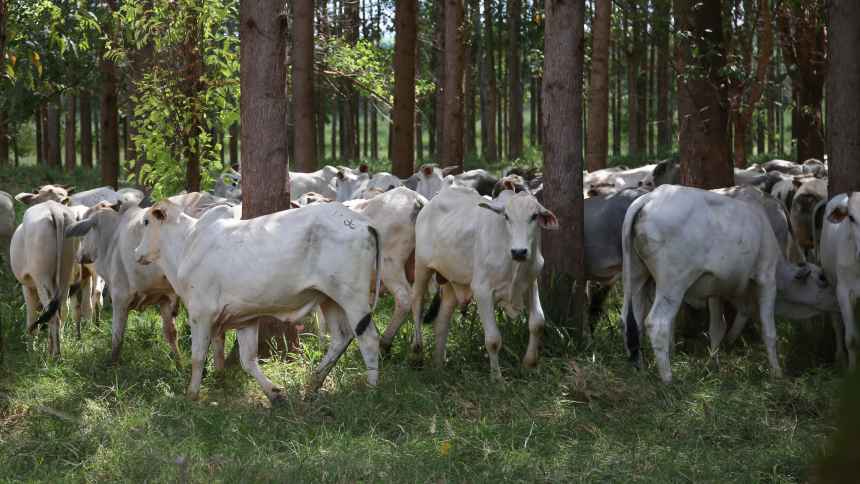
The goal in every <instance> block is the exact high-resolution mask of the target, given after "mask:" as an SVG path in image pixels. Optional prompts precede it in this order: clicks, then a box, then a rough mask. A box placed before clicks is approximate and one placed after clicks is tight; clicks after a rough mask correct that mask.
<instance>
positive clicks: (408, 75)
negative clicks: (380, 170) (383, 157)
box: [391, 0, 420, 178]
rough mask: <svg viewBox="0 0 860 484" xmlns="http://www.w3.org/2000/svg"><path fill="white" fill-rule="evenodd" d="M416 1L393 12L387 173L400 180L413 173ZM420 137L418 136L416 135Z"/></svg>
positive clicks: (403, 1)
mask: <svg viewBox="0 0 860 484" xmlns="http://www.w3.org/2000/svg"><path fill="white" fill-rule="evenodd" d="M417 31H418V1H417V0H401V1H398V2H396V5H395V10H394V35H395V37H394V114H393V116H392V117H393V122H394V133H393V134H392V136H391V141H392V143H393V145H392V147H391V157H392V158H391V170H392V172H393V173H394V174H395V175H397V176H399V177H400V178H409V176H411V175H412V174H413V173H415V55H416V47H417V46H416V40H417ZM419 136H420V133H419Z"/></svg>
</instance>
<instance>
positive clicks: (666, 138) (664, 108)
mask: <svg viewBox="0 0 860 484" xmlns="http://www.w3.org/2000/svg"><path fill="white" fill-rule="evenodd" d="M669 1H670V0H657V9H658V10H657V12H656V13H655V15H654V20H655V22H658V25H657V26H656V27H655V28H656V36H657V39H656V42H657V152H658V153H660V154H661V155H664V156H665V155H666V154H668V153H669V152H671V151H672V112H671V111H670V110H669V95H670V90H671V86H672V81H671V79H670V77H669V62H670V58H671V57H670V56H671V54H670V51H669V28H670V26H669V15H670V8H669Z"/></svg>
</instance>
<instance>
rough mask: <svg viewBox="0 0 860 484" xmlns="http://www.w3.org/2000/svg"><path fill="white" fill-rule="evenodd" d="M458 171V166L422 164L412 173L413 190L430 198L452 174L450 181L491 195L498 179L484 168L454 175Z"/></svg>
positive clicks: (482, 193)
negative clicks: (414, 185) (442, 166)
mask: <svg viewBox="0 0 860 484" xmlns="http://www.w3.org/2000/svg"><path fill="white" fill-rule="evenodd" d="M458 171H460V167H458V166H449V167H445V168H441V167H439V166H438V165H436V164H433V163H428V164H425V165H422V166H421V167H420V168H419V169H418V171H417V172H416V173H415V175H413V176H415V177H416V178H417V179H418V183H417V184H416V187H415V191H416V192H418V193H419V194H421V196H422V197H424V198H426V199H428V200H430V199H431V198H433V197H435V196H436V194H437V193H439V191H440V190H442V186H443V185H444V184H445V179H447V178H448V176H453V180H452V181H451V183H454V184H457V185H460V186H465V187H469V188H473V189H475V190H477V191H478V193H480V194H481V195H491V194H492V193H493V188H494V187H495V186H496V182H498V181H499V180H498V179H497V178H496V177H494V176H492V175H490V173H489V172H487V171H486V170H481V169H478V170H469V171H466V172H463V173H460V174H459V175H455V173H457V172H458Z"/></svg>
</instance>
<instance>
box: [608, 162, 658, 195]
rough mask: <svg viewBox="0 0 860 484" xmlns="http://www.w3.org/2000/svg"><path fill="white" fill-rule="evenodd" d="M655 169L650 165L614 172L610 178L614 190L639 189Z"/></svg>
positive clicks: (653, 165) (654, 165)
mask: <svg viewBox="0 0 860 484" xmlns="http://www.w3.org/2000/svg"><path fill="white" fill-rule="evenodd" d="M655 167H657V165H656V164H651V165H644V166H640V167H637V168H631V169H628V170H622V171H618V172H615V173H614V174H613V176H612V177H611V178H612V180H613V185H614V186H615V190H616V191H621V190H624V189H625V188H637V187H639V185H640V184H641V183H642V182H644V181H645V179H646V178H648V176H649V175H651V173H652V172H653V171H654V168H655Z"/></svg>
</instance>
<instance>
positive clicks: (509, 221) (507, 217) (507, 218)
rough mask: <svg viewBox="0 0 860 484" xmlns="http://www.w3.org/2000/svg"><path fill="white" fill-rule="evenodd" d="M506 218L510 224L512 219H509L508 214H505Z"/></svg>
mask: <svg viewBox="0 0 860 484" xmlns="http://www.w3.org/2000/svg"><path fill="white" fill-rule="evenodd" d="M504 216H505V220H507V221H508V222H510V221H511V219H510V218H509V217H508V214H507V213H505V214H504Z"/></svg>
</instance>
